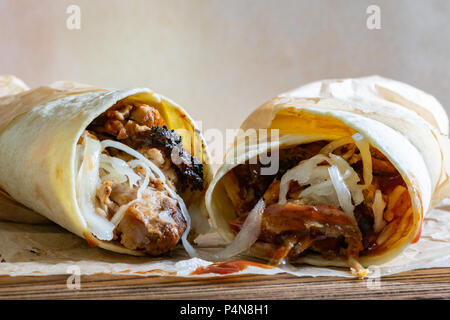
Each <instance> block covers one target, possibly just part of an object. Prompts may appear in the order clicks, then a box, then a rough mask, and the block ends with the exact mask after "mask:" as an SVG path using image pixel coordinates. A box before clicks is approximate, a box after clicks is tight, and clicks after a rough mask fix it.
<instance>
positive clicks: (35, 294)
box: [0, 268, 450, 300]
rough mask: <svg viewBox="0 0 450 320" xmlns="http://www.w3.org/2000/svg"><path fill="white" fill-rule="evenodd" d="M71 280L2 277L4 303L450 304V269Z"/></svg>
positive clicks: (58, 277) (0, 284) (0, 287)
mask: <svg viewBox="0 0 450 320" xmlns="http://www.w3.org/2000/svg"><path fill="white" fill-rule="evenodd" d="M67 278H68V276H67V275H61V276H49V277H8V276H4V277H0V299H108V300H110V299H425V298H431V299H450V268H436V269H426V270H415V271H410V272H404V273H400V274H397V275H392V276H387V277H383V278H381V280H380V281H379V282H374V280H358V279H345V278H333V277H317V278H312V277H303V278H298V277H294V276H291V275H288V274H280V275H276V276H259V275H250V276H249V275H246V276H229V277H222V278H203V279H186V278H176V277H155V276H153V277H137V276H110V275H93V276H83V277H81V281H80V286H81V288H80V289H79V290H69V289H67V285H66V281H67Z"/></svg>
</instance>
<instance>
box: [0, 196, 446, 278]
mask: <svg viewBox="0 0 450 320" xmlns="http://www.w3.org/2000/svg"><path fill="white" fill-rule="evenodd" d="M449 217H450V198H448V199H445V200H444V201H443V202H442V203H441V204H440V205H439V206H438V207H437V208H436V209H434V210H433V211H431V212H430V213H429V214H428V215H427V216H426V218H425V220H424V228H423V232H422V237H421V239H420V241H419V242H418V243H416V244H413V245H410V246H409V247H408V248H407V249H406V250H405V251H404V252H403V253H402V254H400V255H399V256H398V257H396V258H395V259H394V260H392V261H390V262H389V263H386V264H384V265H381V266H371V267H369V275H368V277H369V278H374V277H379V276H384V275H390V274H394V273H399V272H403V271H408V270H413V269H422V268H434V267H450V222H449ZM197 243H198V248H199V251H200V252H202V251H203V252H214V251H218V250H220V248H221V247H223V246H224V242H223V241H222V240H221V238H220V237H219V236H218V235H217V234H216V233H209V234H207V235H205V236H203V237H200V238H198V239H197ZM206 244H207V245H206ZM0 254H1V256H0V261H1V263H0V275H10V276H30V275H33V276H38V275H39V276H43V275H56V274H73V273H77V274H80V275H92V274H98V273H105V274H112V275H118V274H123V275H141V276H149V275H167V276H179V277H215V276H222V275H219V274H208V275H195V276H193V275H191V273H192V272H193V271H194V270H195V269H197V268H198V267H199V266H207V265H209V264H210V263H211V262H209V261H206V260H202V259H198V258H189V257H188V256H187V254H186V253H185V251H184V249H183V248H182V247H179V248H177V249H176V250H175V252H174V254H173V256H171V257H161V258H150V257H133V256H128V255H121V254H116V253H112V252H107V251H105V250H103V249H99V248H91V247H89V246H88V245H87V243H86V241H85V240H84V239H81V238H79V237H77V236H75V235H73V234H71V233H69V232H67V231H65V230H64V229H62V228H61V227H59V226H57V225H53V224H52V225H31V224H19V223H11V222H0ZM236 259H247V260H253V261H257V260H255V259H254V258H250V257H247V256H245V255H242V256H240V257H236ZM260 262H262V261H260ZM449 272H450V271H449ZM277 273H290V274H293V275H296V276H299V277H302V276H313V277H316V276H340V277H353V276H352V275H351V274H350V272H349V270H348V269H345V268H341V269H340V268H323V267H322V268H319V267H312V266H307V265H291V264H286V265H282V266H280V267H277V268H273V269H265V268H258V267H253V266H249V267H248V268H247V269H244V270H243V271H240V272H238V273H235V274H234V275H236V274H266V275H268V274H277Z"/></svg>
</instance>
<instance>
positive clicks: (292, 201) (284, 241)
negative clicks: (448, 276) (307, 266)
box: [223, 134, 412, 269]
mask: <svg viewBox="0 0 450 320" xmlns="http://www.w3.org/2000/svg"><path fill="white" fill-rule="evenodd" d="M279 159H280V162H279V171H278V173H277V174H274V175H261V168H262V167H263V165H261V163H260V162H259V161H258V160H257V161H256V163H255V161H252V163H253V164H251V163H249V161H247V162H246V163H245V164H241V165H238V166H237V167H235V168H234V169H233V170H231V171H230V172H228V173H227V174H226V175H225V176H224V177H223V183H224V186H225V189H226V192H227V194H228V197H229V198H230V200H231V202H232V204H233V207H234V209H235V213H236V218H234V219H232V220H230V221H228V224H229V226H230V228H231V230H232V231H233V232H234V233H235V234H237V233H239V231H240V230H241V228H242V226H243V224H244V222H245V221H246V218H247V216H248V215H249V211H250V210H252V208H253V207H255V205H256V204H257V202H258V201H259V200H260V199H261V198H262V199H263V200H264V203H265V209H264V211H263V212H262V218H261V226H260V229H259V230H260V231H259V235H258V237H257V240H256V242H254V243H253V244H251V247H250V249H251V251H252V252H253V253H255V254H257V255H259V256H264V257H267V258H269V259H270V264H272V265H278V264H280V263H281V262H283V260H284V259H286V258H296V257H301V256H304V255H306V254H311V253H315V254H320V255H322V256H323V257H324V258H325V259H335V258H343V259H345V260H346V261H347V262H348V263H349V265H350V266H352V267H355V268H356V269H358V268H359V267H360V265H359V263H358V262H357V261H358V258H359V257H360V256H362V255H367V254H371V253H380V252H382V251H383V250H386V249H387V248H389V247H390V246H392V245H394V244H395V242H396V241H397V240H399V239H400V238H401V237H403V236H405V235H406V234H407V232H408V230H409V229H408V227H409V226H410V225H411V223H412V208H411V199H410V196H409V193H408V190H407V188H406V185H405V183H404V181H403V179H402V177H401V175H400V174H399V172H398V171H397V169H396V168H395V167H394V166H393V165H392V164H391V163H390V162H389V160H388V159H387V158H386V157H385V156H384V155H383V154H382V153H381V152H380V151H378V150H377V149H375V148H374V147H372V146H370V145H369V143H368V142H367V141H365V139H363V137H362V136H361V135H360V134H355V135H354V136H352V137H345V138H342V139H340V140H335V141H332V142H329V141H317V142H314V143H309V144H303V145H298V146H293V147H289V148H284V149H281V150H279Z"/></svg>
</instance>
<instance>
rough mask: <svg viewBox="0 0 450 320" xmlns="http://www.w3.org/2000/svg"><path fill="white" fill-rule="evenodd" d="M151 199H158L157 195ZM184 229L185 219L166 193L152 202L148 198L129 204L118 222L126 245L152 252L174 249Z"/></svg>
mask: <svg viewBox="0 0 450 320" xmlns="http://www.w3.org/2000/svg"><path fill="white" fill-rule="evenodd" d="M152 197H153V198H154V196H152ZM147 201H150V200H147ZM151 201H153V202H155V200H154V199H152V200H151ZM162 215H164V216H163V217H162ZM185 230H186V221H185V220H184V218H183V216H182V214H181V212H180V211H179V209H178V208H177V206H176V201H173V200H172V199H169V198H164V197H160V198H158V203H152V204H151V205H150V206H149V203H145V202H143V203H137V204H135V205H132V206H130V208H129V209H128V210H127V211H126V212H125V215H124V217H123V219H122V221H121V222H120V223H119V225H118V226H117V231H118V234H119V237H120V242H121V243H122V245H123V246H124V247H126V248H129V249H132V250H142V251H144V252H145V253H146V254H148V255H152V256H158V255H161V254H164V253H168V252H170V251H171V250H173V248H174V247H175V245H176V244H177V243H178V241H179V240H180V238H181V236H182V235H183V232H184V231H185Z"/></svg>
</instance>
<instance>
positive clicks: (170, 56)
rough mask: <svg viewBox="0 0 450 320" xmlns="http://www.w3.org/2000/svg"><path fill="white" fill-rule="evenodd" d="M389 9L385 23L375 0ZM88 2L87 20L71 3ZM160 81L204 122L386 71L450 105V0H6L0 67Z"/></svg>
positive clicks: (35, 78) (147, 83) (83, 5)
mask: <svg viewBox="0 0 450 320" xmlns="http://www.w3.org/2000/svg"><path fill="white" fill-rule="evenodd" d="M373 4H375V5H377V6H378V7H379V8H380V17H381V20H380V22H381V29H374V30H369V29H368V28H367V23H366V22H367V19H368V17H369V15H368V14H367V12H366V10H367V7H368V6H369V5H373ZM70 5H76V6H78V7H79V8H80V13H81V15H80V29H72V30H71V29H70V28H68V27H67V20H68V18H69V17H70V14H68V13H67V8H68V7H69V6H70ZM4 73H9V74H14V75H16V76H18V77H20V78H22V79H23V80H24V81H25V82H26V83H27V84H28V85H29V86H32V87H33V86H38V85H40V84H48V83H51V82H53V81H56V80H75V81H78V82H83V83H88V84H93V85H97V86H104V87H142V86H144V87H149V88H152V89H154V90H155V91H157V92H159V93H161V94H163V95H166V96H168V97H169V98H171V99H172V100H174V101H176V102H178V103H179V104H181V105H183V106H184V107H185V108H186V109H188V111H189V112H190V114H191V115H192V116H193V117H194V118H195V119H196V120H202V121H203V128H204V129H207V128H218V129H220V130H225V129H226V128H237V127H238V126H239V124H240V123H241V122H242V121H243V120H244V119H245V117H246V116H247V115H248V114H249V113H250V111H251V110H252V109H254V108H256V107H257V106H259V105H260V104H262V103H263V102H264V101H265V100H267V99H269V98H271V97H273V96H275V95H276V94H278V93H281V92H284V91H287V90H289V89H292V88H294V87H297V86H299V85H301V84H305V83H307V82H310V81H314V80H319V79H323V78H336V77H357V76H364V75H371V74H379V75H382V76H385V77H391V78H394V79H397V80H401V81H404V82H407V83H409V84H412V85H414V86H417V87H419V88H421V89H423V90H425V91H427V92H429V93H431V94H433V95H435V96H436V97H437V98H438V100H440V101H441V103H442V104H443V105H444V106H445V107H446V108H447V110H449V111H450V85H449V80H450V1H448V0H433V1H430V0H428V1H422V0H408V1H406V0H404V1H401V0H395V1H392V0H391V1H382V0H371V1H365V0H357V1H349V0H345V1H343V0H328V1H327V0H316V1H312V0H296V1H294V0H290V1H288V0H229V1H223V0H165V1H163V0H153V1H150V0H145V1H144V0H89V1H88V0H86V1H81V0H70V1H66V0H40V1H36V0H0V74H4Z"/></svg>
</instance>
